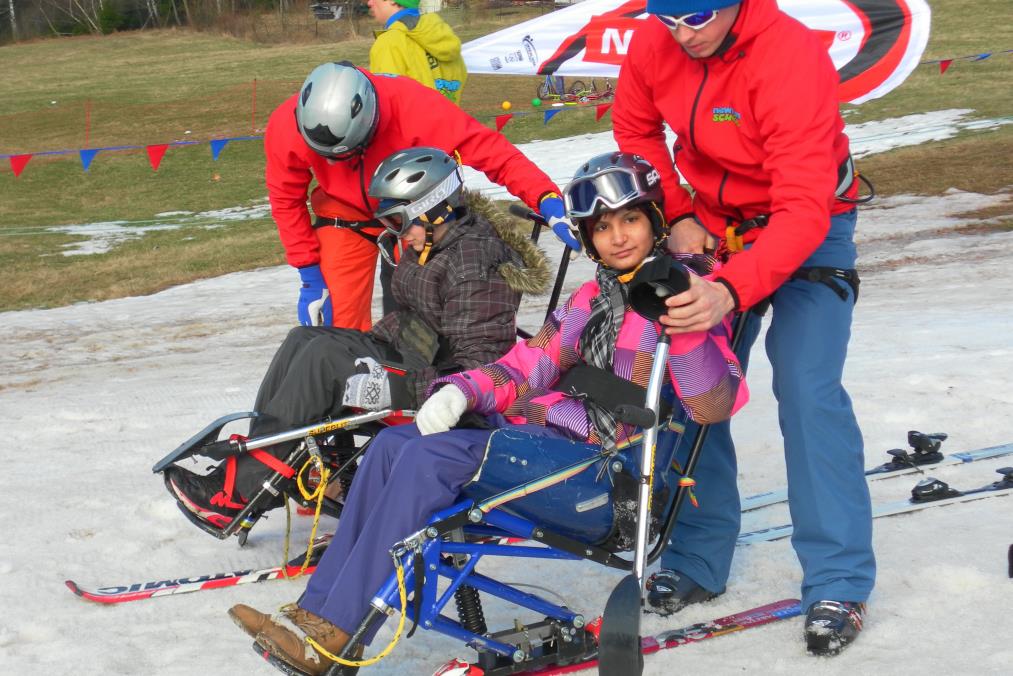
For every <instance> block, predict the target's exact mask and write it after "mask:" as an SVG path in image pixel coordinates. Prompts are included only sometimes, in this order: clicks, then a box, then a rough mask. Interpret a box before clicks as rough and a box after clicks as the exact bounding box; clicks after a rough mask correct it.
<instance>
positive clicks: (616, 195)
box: [563, 167, 644, 218]
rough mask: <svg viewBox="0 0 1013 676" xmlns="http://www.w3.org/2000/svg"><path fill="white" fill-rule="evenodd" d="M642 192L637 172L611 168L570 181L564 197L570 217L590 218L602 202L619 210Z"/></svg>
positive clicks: (608, 207)
mask: <svg viewBox="0 0 1013 676" xmlns="http://www.w3.org/2000/svg"><path fill="white" fill-rule="evenodd" d="M643 194H644V191H643V190H642V189H641V188H640V186H639V185H638V184H637V176H636V174H635V173H633V172H632V171H628V170H626V169H623V168H621V167H609V168H608V169H605V170H603V171H601V172H599V173H597V174H593V175H591V176H584V177H581V178H580V179H579V180H576V181H573V182H572V183H570V185H568V186H566V188H565V189H564V190H563V199H564V201H565V203H566V215H567V216H569V217H570V218H589V217H591V216H594V215H595V212H596V210H597V209H598V206H599V205H601V206H602V207H603V208H604V209H606V210H614V209H619V208H620V207H622V206H624V205H626V204H628V203H629V202H630V201H632V200H634V199H636V198H638V197H640V196H642V195H643Z"/></svg>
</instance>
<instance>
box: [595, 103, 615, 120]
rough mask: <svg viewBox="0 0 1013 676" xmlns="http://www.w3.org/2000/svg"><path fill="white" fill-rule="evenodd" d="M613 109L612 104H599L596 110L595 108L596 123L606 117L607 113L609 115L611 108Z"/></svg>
mask: <svg viewBox="0 0 1013 676" xmlns="http://www.w3.org/2000/svg"><path fill="white" fill-rule="evenodd" d="M611 107H612V104H611V103H599V104H598V105H597V106H595V108H594V121H595V122H597V121H598V120H600V119H601V118H602V117H604V116H605V113H607V112H608V111H609V108H611Z"/></svg>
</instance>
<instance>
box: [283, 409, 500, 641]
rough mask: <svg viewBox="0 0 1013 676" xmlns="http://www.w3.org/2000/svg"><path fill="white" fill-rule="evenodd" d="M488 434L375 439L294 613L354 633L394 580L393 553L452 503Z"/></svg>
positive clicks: (410, 431)
mask: <svg viewBox="0 0 1013 676" xmlns="http://www.w3.org/2000/svg"><path fill="white" fill-rule="evenodd" d="M491 434H492V430H474V429H455V430H451V431H450V432H444V433H442V434H432V435H428V436H422V435H421V434H420V433H419V431H418V428H417V427H416V426H415V425H414V424H412V425H401V426H398V427H390V428H388V429H385V430H383V431H382V432H380V434H378V435H377V436H376V438H375V439H374V440H373V443H372V444H371V445H370V447H369V450H368V451H367V452H366V454H365V455H364V456H363V461H362V464H361V465H360V466H359V468H358V469H357V470H356V473H355V480H354V481H353V482H352V488H351V490H350V491H349V492H348V498H347V500H346V501H345V508H344V510H343V511H342V513H341V520H340V521H339V522H338V530H337V532H336V533H335V534H334V539H333V540H332V541H331V544H330V545H329V546H328V547H327V551H326V552H324V555H323V558H322V559H321V560H320V564H319V565H318V566H317V570H316V572H314V573H313V576H312V577H310V581H309V584H308V585H307V586H306V591H305V593H304V594H303V595H302V598H301V599H300V600H299V605H300V606H301V607H302V608H305V609H306V610H309V611H310V612H312V613H315V614H317V615H319V616H320V617H323V618H325V619H327V620H328V621H330V622H331V623H332V624H334V625H336V626H338V627H340V628H341V629H342V630H344V631H345V632H347V633H349V634H352V633H354V632H355V630H356V629H357V628H358V626H359V623H360V622H361V621H362V619H363V618H364V617H365V616H366V612H367V611H368V610H369V603H370V601H371V600H372V598H373V595H374V594H376V592H377V591H378V590H379V589H380V585H381V584H383V583H384V582H385V581H386V580H387V578H388V577H389V576H390V575H391V573H393V572H394V564H393V562H392V561H391V557H390V554H389V550H390V548H391V546H393V545H394V543H396V542H398V541H400V540H402V539H404V538H405V537H406V536H408V535H410V534H412V533H414V532H416V531H418V530H420V529H421V528H422V527H423V526H425V525H426V522H427V521H428V520H429V518H430V517H431V516H432V515H433V513H435V512H437V511H439V510H441V509H444V508H446V507H449V506H450V505H452V504H453V503H454V501H455V500H456V499H457V496H458V493H460V490H461V487H462V486H463V485H464V484H465V483H467V482H468V481H469V480H470V479H471V478H472V477H473V476H474V475H475V473H476V472H477V471H478V468H479V467H480V466H481V464H482V459H483V457H484V456H485V448H486V443H487V441H488V440H489V436H490V435H491ZM378 628H379V626H376V627H373V629H372V631H370V633H369V634H368V635H367V637H366V642H367V643H369V642H370V641H372V639H373V636H374V634H375V633H376V629H378Z"/></svg>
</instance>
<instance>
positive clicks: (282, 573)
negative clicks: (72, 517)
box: [65, 535, 331, 603]
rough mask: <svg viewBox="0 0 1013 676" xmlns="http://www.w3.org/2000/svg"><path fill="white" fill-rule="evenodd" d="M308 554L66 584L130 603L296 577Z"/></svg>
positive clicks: (321, 543) (320, 545) (101, 599)
mask: <svg viewBox="0 0 1013 676" xmlns="http://www.w3.org/2000/svg"><path fill="white" fill-rule="evenodd" d="M330 540H331V536H330V535H324V536H321V537H318V538H317V539H316V541H315V542H314V543H313V555H312V557H311V558H310V565H309V566H308V567H307V568H306V572H305V573H304V575H310V574H311V573H312V572H313V571H314V570H316V567H317V565H316V564H317V562H318V561H319V560H320V556H321V555H323V552H324V550H325V549H326V548H327V544H328V543H329V542H330ZM305 558H306V557H305V554H304V555H302V556H297V557H296V558H294V559H292V560H291V561H289V562H288V563H287V564H286V565H284V566H271V567H270V568H262V569H260V570H255V569H247V570H234V571H231V572H228V573H211V574H205V575H197V576H193V577H181V578H174V579H168V580H151V581H148V582H134V583H132V584H124V585H114V586H108V587H97V588H93V589H87V588H84V587H81V586H80V585H79V584H77V583H76V582H74V581H73V580H67V581H66V582H65V584H66V585H67V587H68V588H69V589H70V591H72V592H74V593H75V594H77V595H78V596H80V597H81V598H83V599H87V600H88V601H95V602H96V603H127V602H128V601H142V600H144V599H150V598H154V597H156V596H171V595H174V594H187V593H190V592H197V591H204V590H207V589H218V588H220V587H234V586H236V585H240V584H251V583H254V582H267V581H268V580H277V579H279V578H285V577H295V576H297V575H299V571H300V570H301V569H302V565H303V561H304V560H305Z"/></svg>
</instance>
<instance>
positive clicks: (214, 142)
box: [211, 138, 229, 160]
mask: <svg viewBox="0 0 1013 676" xmlns="http://www.w3.org/2000/svg"><path fill="white" fill-rule="evenodd" d="M228 142H229V139H227V138H215V139H211V159H213V160H217V159H218V156H219V155H221V154H222V148H224V147H225V146H226V145H227V144H228Z"/></svg>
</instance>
